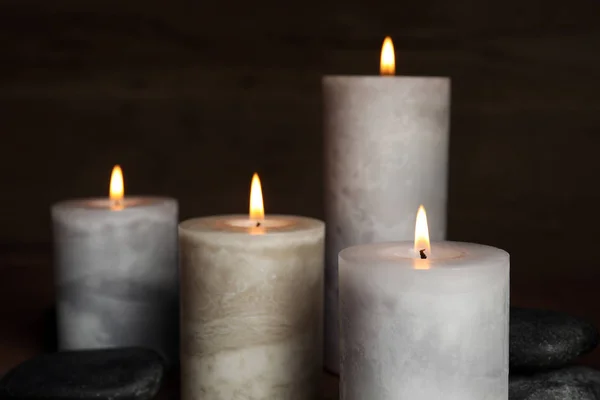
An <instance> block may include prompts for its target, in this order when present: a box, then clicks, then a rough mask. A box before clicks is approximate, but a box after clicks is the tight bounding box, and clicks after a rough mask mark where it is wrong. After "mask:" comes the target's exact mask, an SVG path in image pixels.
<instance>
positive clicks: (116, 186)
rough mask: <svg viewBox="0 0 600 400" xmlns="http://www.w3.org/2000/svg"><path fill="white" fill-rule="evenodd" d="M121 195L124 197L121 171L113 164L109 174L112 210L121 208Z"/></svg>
mask: <svg viewBox="0 0 600 400" xmlns="http://www.w3.org/2000/svg"><path fill="white" fill-rule="evenodd" d="M123 197H125V185H124V184H123V171H122V170H121V167H120V166H119V165H115V166H114V167H113V169H112V173H111V174H110V189H109V198H110V200H111V203H112V206H111V207H112V209H113V210H122V209H123Z"/></svg>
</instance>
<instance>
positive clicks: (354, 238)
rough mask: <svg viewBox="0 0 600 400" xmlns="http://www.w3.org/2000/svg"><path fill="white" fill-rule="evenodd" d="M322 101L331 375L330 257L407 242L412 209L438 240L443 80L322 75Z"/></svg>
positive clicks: (333, 302) (334, 347)
mask: <svg viewBox="0 0 600 400" xmlns="http://www.w3.org/2000/svg"><path fill="white" fill-rule="evenodd" d="M390 46H391V42H390ZM392 52H393V48H392ZM384 58H389V57H385V53H384V52H382V60H383V59H384ZM392 58H393V54H392ZM383 72H384V71H383V68H382V73H383ZM392 74H393V70H392ZM323 96H324V108H325V109H324V135H325V213H326V218H325V219H326V223H327V239H326V253H327V256H326V257H327V263H326V292H325V296H326V297H325V366H326V368H327V369H328V370H330V371H332V372H335V373H337V372H339V345H338V343H339V342H338V273H337V267H338V259H337V258H338V253H339V252H340V251H341V250H342V249H344V248H346V247H349V246H353V245H357V244H364V243H374V242H385V241H397V240H409V239H412V236H413V234H414V225H413V223H414V210H416V209H417V208H418V207H419V204H424V205H425V207H426V208H427V210H428V211H429V214H430V215H431V220H432V221H433V223H432V224H431V226H430V231H431V235H432V239H433V240H443V239H445V233H446V198H447V189H446V187H447V168H448V142H449V139H448V125H449V106H450V81H449V79H448V78H440V77H402V76H326V77H324V78H323Z"/></svg>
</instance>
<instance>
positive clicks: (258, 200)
mask: <svg viewBox="0 0 600 400" xmlns="http://www.w3.org/2000/svg"><path fill="white" fill-rule="evenodd" d="M250 219H251V220H254V221H262V220H264V219H265V208H264V205H263V196H262V189H261V186H260V179H259V178H258V174H256V173H255V174H254V175H253V176H252V184H251V185H250Z"/></svg>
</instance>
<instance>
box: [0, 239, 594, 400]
mask: <svg viewBox="0 0 600 400" xmlns="http://www.w3.org/2000/svg"><path fill="white" fill-rule="evenodd" d="M52 281H53V278H52V268H51V256H50V250H49V247H47V246H40V247H39V248H38V247H35V248H31V247H24V248H15V247H14V246H13V247H10V248H3V247H2V246H0V323H1V325H0V374H3V373H5V372H6V371H8V370H9V369H10V368H12V367H13V366H14V365H16V364H18V363H20V362H22V361H24V360H26V359H28V358H30V357H32V356H34V355H36V354H38V353H40V352H43V351H51V350H52V349H53V348H54V346H55V333H54V332H55V330H54V323H53V312H52V307H53V303H54V290H53V283H52ZM597 287H598V283H597V282H596V280H594V279H589V278H586V279H584V278H579V279H578V278H570V279H569V278H567V277H562V278H561V279H558V278H554V279H550V278H548V277H545V278H544V277H542V278H540V279H539V280H536V281H535V282H511V302H512V304H514V305H519V306H528V307H544V308H549V309H556V310H561V311H567V312H570V313H573V314H575V315H579V316H583V317H586V318H588V319H590V320H591V321H593V322H594V323H596V325H597V326H598V325H600V301H599V299H598V290H597ZM580 362H581V363H582V364H585V365H589V366H592V367H596V368H599V369H600V351H599V350H598V349H597V350H596V351H594V352H593V353H591V354H589V355H587V356H585V357H583V358H582V359H581V360H580ZM178 387H179V382H178V375H177V372H171V373H170V374H169V375H168V376H167V379H166V381H165V384H164V385H163V388H162V389H161V392H160V394H159V399H176V398H177V397H178V393H179V389H178ZM324 393H325V398H326V399H327V400H333V399H335V398H337V397H338V394H337V378H336V377H334V376H332V375H330V374H327V373H324Z"/></svg>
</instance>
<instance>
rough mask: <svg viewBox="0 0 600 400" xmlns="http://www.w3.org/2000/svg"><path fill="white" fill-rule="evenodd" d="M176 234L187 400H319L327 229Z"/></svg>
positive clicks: (292, 226)
mask: <svg viewBox="0 0 600 400" xmlns="http://www.w3.org/2000/svg"><path fill="white" fill-rule="evenodd" d="M255 225H256V222H253V221H251V220H250V219H249V218H248V217H247V216H240V215H232V216H216V217H206V218H198V219H191V220H188V221H185V222H183V223H181V224H180V226H179V236H180V246H181V247H180V250H181V335H182V337H181V339H182V344H181V372H182V378H181V385H182V399H183V400H230V399H244V400H313V399H315V398H316V396H317V394H318V392H319V386H320V379H321V370H322V337H323V329H322V324H323V311H322V310H323V274H324V266H323V260H324V245H323V240H324V230H325V229H324V228H325V227H324V223H323V222H321V221H318V220H314V219H310V218H302V217H295V216H279V215H272V216H268V217H267V218H266V219H264V220H262V221H261V224H260V226H259V227H256V226H255Z"/></svg>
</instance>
